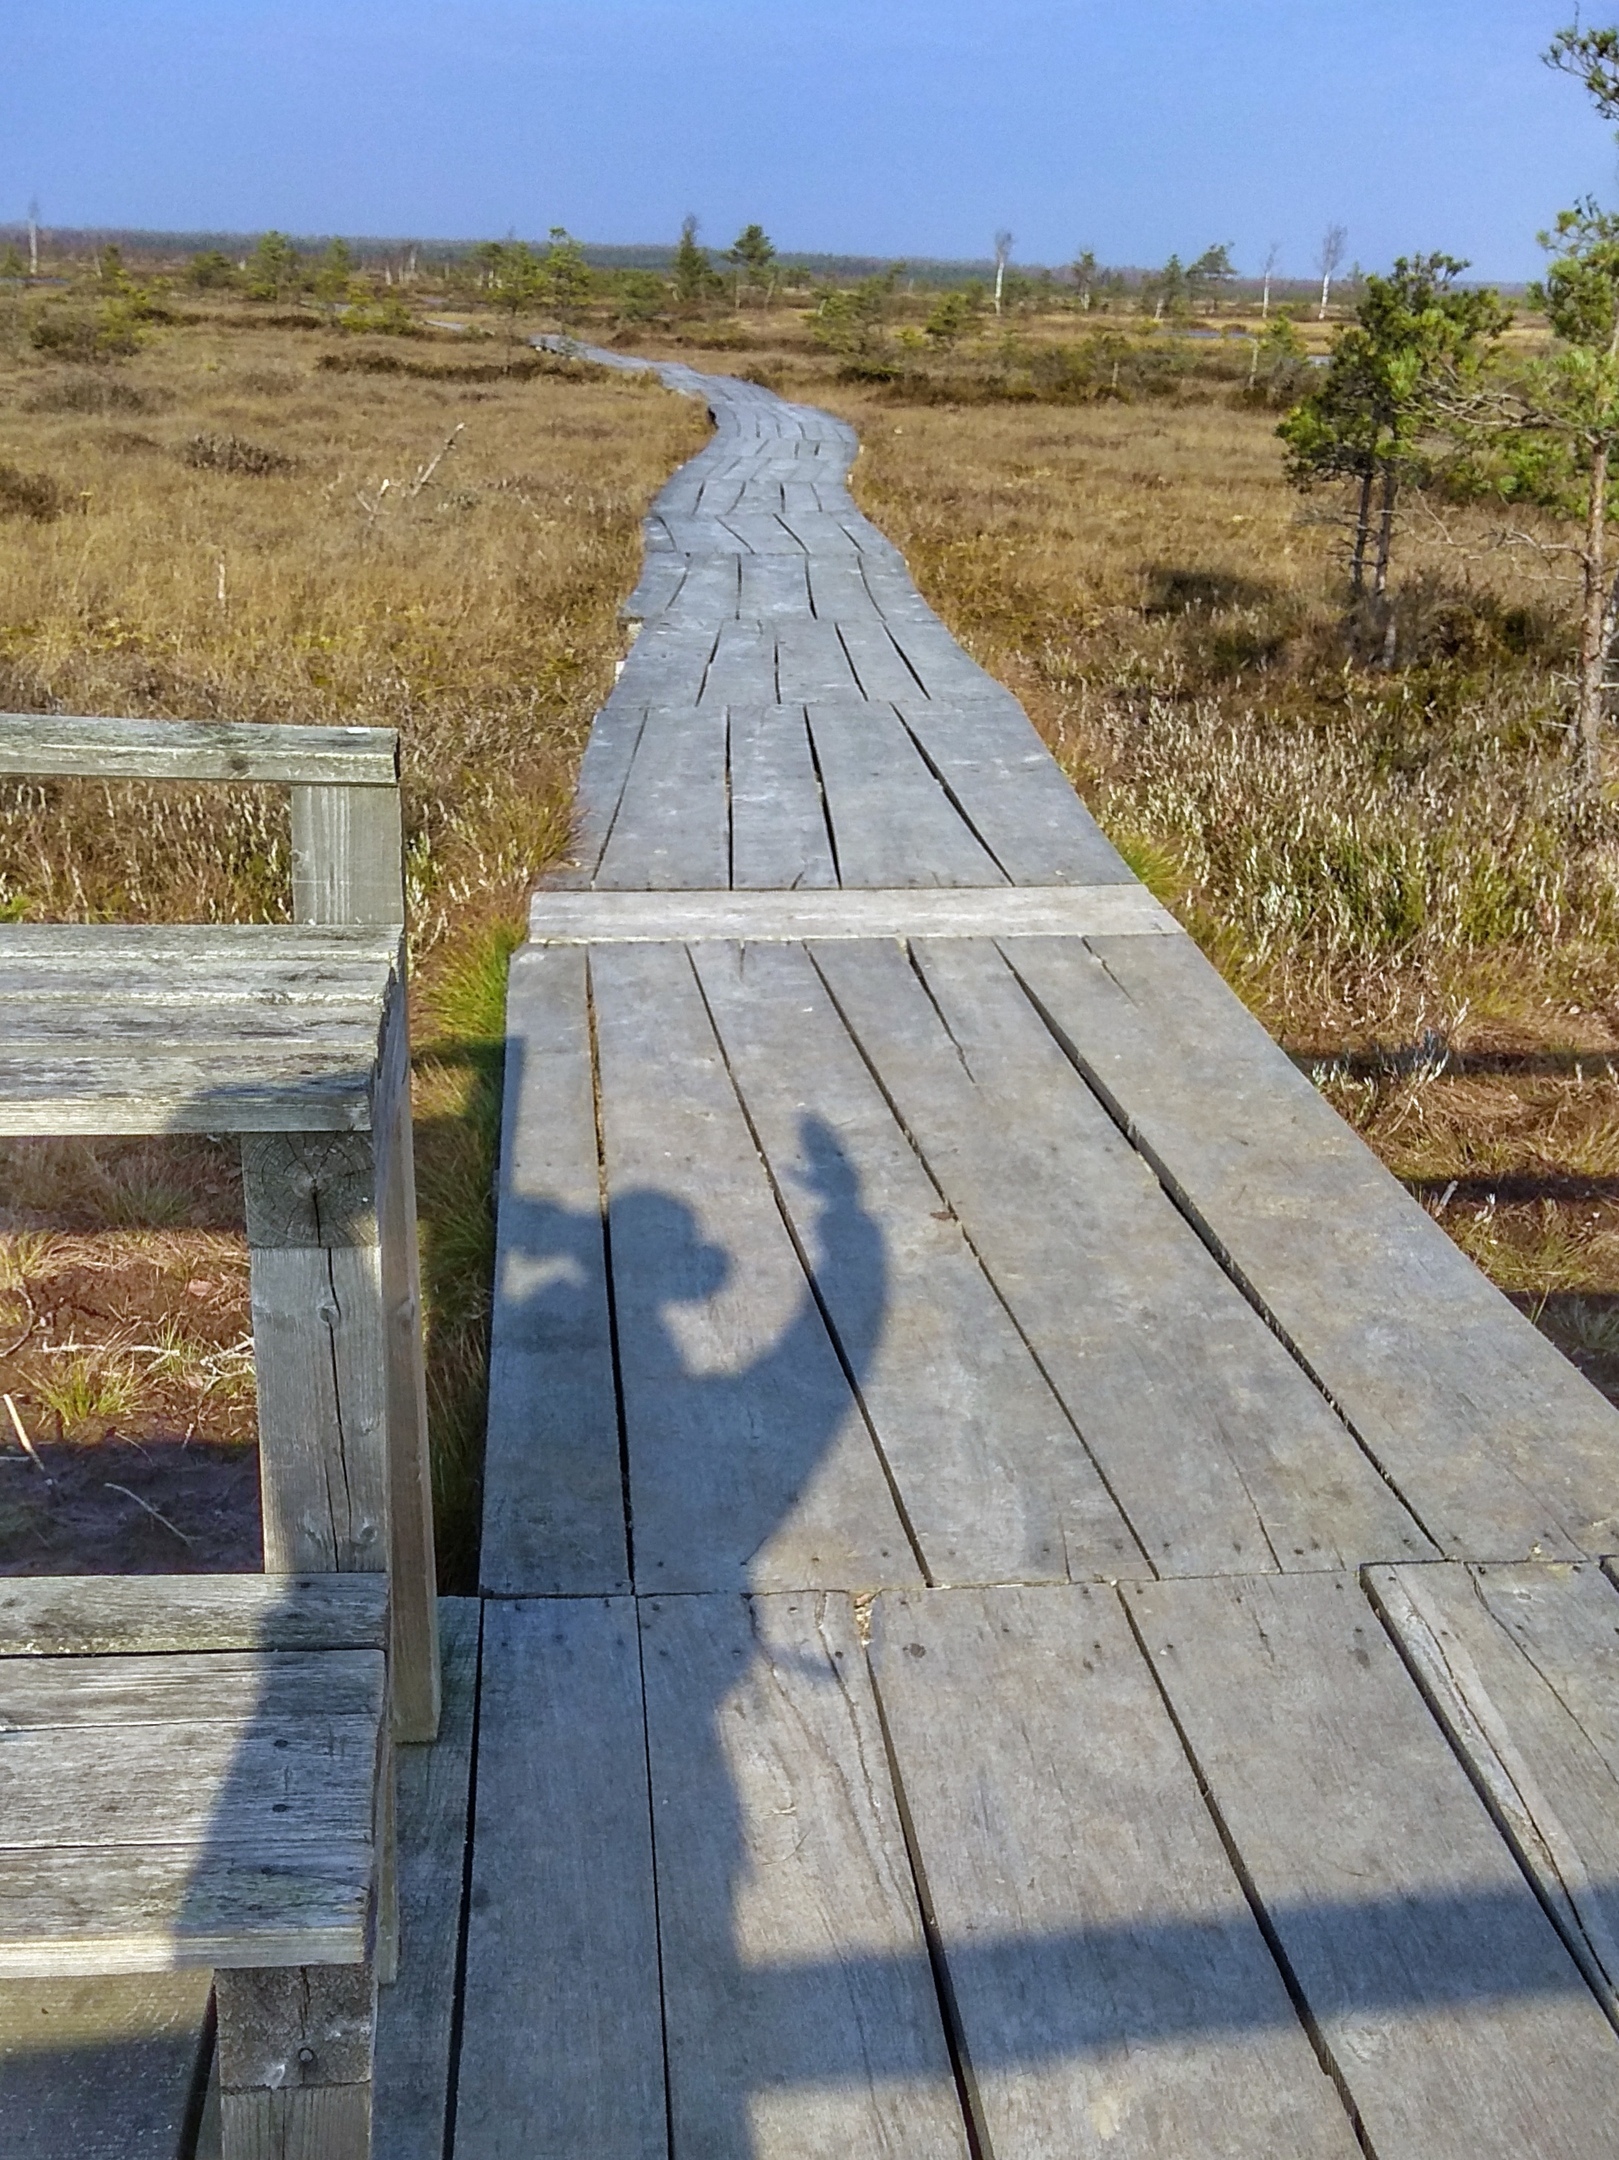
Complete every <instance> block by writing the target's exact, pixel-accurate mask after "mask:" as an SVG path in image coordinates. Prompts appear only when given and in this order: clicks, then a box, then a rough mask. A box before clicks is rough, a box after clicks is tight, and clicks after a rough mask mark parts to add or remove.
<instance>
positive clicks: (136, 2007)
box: [0, 1972, 212, 2160]
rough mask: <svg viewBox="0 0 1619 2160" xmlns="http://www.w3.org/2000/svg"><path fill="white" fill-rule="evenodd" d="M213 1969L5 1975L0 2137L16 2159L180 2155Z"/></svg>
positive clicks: (124, 2159)
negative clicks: (81, 1976) (69, 1976)
mask: <svg viewBox="0 0 1619 2160" xmlns="http://www.w3.org/2000/svg"><path fill="white" fill-rule="evenodd" d="M211 1985H212V1975H211V1974H210V1973H207V1972H188V1973H170V1974H154V1973H142V1974H138V1975H127V1976H123V1977H105V1978H98V1979H92V1980H49V1981H47V1980H6V1981H0V2140H3V2143H4V2149H5V2150H6V2152H7V2153H8V2154H14V2155H16V2160H175V2156H176V2154H177V2153H179V2151H180V2149H181V2139H182V2135H183V2133H184V2132H185V2130H186V2128H187V2125H188V2120H189V2117H190V2114H191V2110H192V2105H193V2095H194V2090H195V2087H196V2084H197V2080H198V2076H199V2071H200V2067H201V2060H202V2051H203V2040H204V2034H205V2030H206V2025H207V2011H208V1995H209V1990H210V1987H211Z"/></svg>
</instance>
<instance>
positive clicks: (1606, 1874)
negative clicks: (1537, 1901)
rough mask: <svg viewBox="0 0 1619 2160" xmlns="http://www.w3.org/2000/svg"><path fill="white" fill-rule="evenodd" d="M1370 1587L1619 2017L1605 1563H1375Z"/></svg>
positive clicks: (1618, 1635)
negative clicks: (1601, 1566) (1390, 1565)
mask: <svg viewBox="0 0 1619 2160" xmlns="http://www.w3.org/2000/svg"><path fill="white" fill-rule="evenodd" d="M1368 1580H1369V1584H1370V1588H1371V1592H1372V1596H1373V1598H1374V1600H1375V1602H1376V1604H1377V1606H1378V1609H1379V1611H1380V1612H1381V1613H1382V1615H1383V1618H1384V1621H1385V1623H1386V1625H1387V1626H1388V1627H1389V1628H1390V1630H1391V1632H1392V1633H1393V1635H1394V1637H1395V1639H1396V1641H1397V1642H1398V1643H1399V1645H1400V1648H1401V1650H1402V1652H1403V1653H1404V1656H1405V1659H1406V1662H1407V1664H1408V1665H1409V1666H1410V1668H1411V1670H1412V1672H1413V1673H1414V1674H1415V1676H1416V1678H1417V1681H1418V1683H1419V1685H1420V1686H1421V1687H1422V1690H1423V1692H1424V1694H1425V1695H1426V1696H1427V1698H1428V1700H1429V1702H1430V1704H1431V1705H1432V1706H1433V1708H1434V1711H1435V1713H1436V1714H1437V1716H1438V1717H1439V1719H1440V1721H1441V1723H1442V1724H1443V1725H1444V1727H1445V1730H1446V1731H1447V1732H1448V1733H1449V1735H1450V1739H1451V1744H1452V1746H1453V1747H1455V1748H1456V1750H1457V1752H1458V1753H1459V1754H1460V1755H1461V1757H1462V1760H1463V1762H1464V1763H1465V1764H1466V1765H1467V1767H1468V1769H1469V1771H1470V1772H1471V1774H1472V1777H1473V1782H1474V1783H1475V1784H1476V1785H1477V1787H1478V1789H1479V1791H1480V1793H1481V1794H1482V1796H1483V1798H1484V1801H1485V1804H1486V1806H1487V1807H1488V1808H1489V1809H1490V1811H1491V1813H1492V1814H1493V1815H1494V1817H1495V1819H1496V1822H1497V1823H1498V1824H1499V1826H1500V1827H1501V1830H1502V1832H1503V1834H1504V1835H1505V1836H1506V1838H1507V1840H1508V1841H1509V1843H1510V1844H1511V1846H1512V1848H1513V1850H1514V1852H1516V1854H1517V1855H1518V1861H1519V1864H1520V1866H1521V1867H1522V1868H1523V1869H1524V1872H1525V1873H1526V1874H1527V1875H1528V1876H1529V1878H1530V1880H1531V1881H1532V1882H1533V1883H1534V1884H1535V1886H1536V1888H1537V1889H1538V1890H1539V1892H1540V1895H1541V1899H1542V1901H1543V1903H1544V1904H1545V1906H1546V1909H1547V1911H1548V1912H1549V1913H1550V1914H1551V1916H1552V1918H1553V1920H1554V1921H1555V1923H1556V1925H1557V1927H1558V1930H1559V1932H1560V1933H1561V1935H1562V1937H1563V1939H1564V1941H1565V1942H1566V1943H1567V1944H1568V1946H1569V1949H1570V1951H1571V1952H1572V1953H1573V1956H1574V1958H1575V1961H1576V1962H1577V1963H1578V1965H1579V1967H1580V1969H1581V1971H1582V1972H1583V1973H1584V1974H1585V1977H1586V1979H1587V1981H1588V1982H1589V1983H1590V1985H1591V1987H1592V1988H1593V1990H1594V1991H1595V1992H1596V1994H1597V1996H1598V1999H1599V2000H1600V2001H1601V2002H1602V2003H1603V2004H1604V2006H1605V2007H1606V2009H1607V2013H1608V2016H1609V2019H1610V2020H1612V2021H1615V2022H1619V1597H1616V1596H1615V1595H1614V1591H1613V1587H1612V1585H1611V1584H1610V1583H1609V1582H1608V1580H1607V1578H1606V1577H1605V1576H1604V1575H1603V1573H1602V1571H1601V1570H1600V1569H1599V1568H1596V1567H1591V1566H1586V1567H1569V1566H1567V1565H1562V1564H1558V1563H1551V1564H1547V1565H1529V1566H1520V1567H1471V1568H1469V1567H1460V1566H1455V1565H1450V1566H1437V1567H1402V1568H1373V1569H1371V1570H1369V1571H1368Z"/></svg>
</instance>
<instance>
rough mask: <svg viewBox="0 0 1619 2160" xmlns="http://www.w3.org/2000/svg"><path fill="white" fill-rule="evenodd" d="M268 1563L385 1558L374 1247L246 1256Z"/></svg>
mask: <svg viewBox="0 0 1619 2160" xmlns="http://www.w3.org/2000/svg"><path fill="white" fill-rule="evenodd" d="M250 1262H251V1266H250V1280H251V1290H252V1304H253V1360H254V1369H255V1373H256V1376H257V1383H258V1422H259V1481H260V1487H261V1490H262V1496H263V1516H264V1562H265V1566H266V1567H267V1568H268V1569H269V1570H270V1572H271V1573H272V1574H277V1575H299V1574H306V1573H310V1572H320V1571H332V1572H335V1573H338V1574H349V1573H359V1574H370V1573H375V1572H376V1571H377V1570H378V1569H379V1568H382V1567H385V1566H386V1565H387V1563H388V1549H389V1541H388V1399H387V1384H386V1369H387V1354H388V1344H387V1326H386V1321H385V1317H384V1310H383V1294H382V1261H381V1254H380V1252H379V1251H378V1249H377V1247H375V1246H348V1247H339V1248H335V1249H333V1248H325V1247H320V1246H279V1247H271V1248H268V1249H259V1250H254V1251H252V1252H251V1253H250Z"/></svg>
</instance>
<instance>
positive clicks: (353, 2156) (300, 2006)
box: [214, 1963, 377, 2160]
mask: <svg viewBox="0 0 1619 2160" xmlns="http://www.w3.org/2000/svg"><path fill="white" fill-rule="evenodd" d="M214 1999H215V2002H216V2004H217V2006H218V2010H219V2090H220V2113H221V2129H222V2132H223V2138H222V2146H223V2160H370V2152H371V2087H372V2063H373V2059H374V2055H375V2048H376V2015H377V1976H376V1970H375V1967H374V1966H373V1965H371V1964H369V1963H367V1964H364V1965H301V1966H300V1965H289V1966H270V1967H265V1968H262V1969H257V1970H249V1971H238V1972H220V1973H216V1974H215V1975H214Z"/></svg>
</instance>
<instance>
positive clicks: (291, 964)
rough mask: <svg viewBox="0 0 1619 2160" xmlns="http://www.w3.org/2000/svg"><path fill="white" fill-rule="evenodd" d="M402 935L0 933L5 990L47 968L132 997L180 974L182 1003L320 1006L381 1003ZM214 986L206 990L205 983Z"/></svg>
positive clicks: (254, 926)
mask: <svg viewBox="0 0 1619 2160" xmlns="http://www.w3.org/2000/svg"><path fill="white" fill-rule="evenodd" d="M398 955H399V938H398V933H397V932H390V931H387V930H380V931H379V930H376V929H373V928H369V927H367V926H365V925H342V924H333V925H331V926H330V927H329V928H322V929H320V930H311V929H308V928H306V927H304V926H303V925H302V924H297V923H5V924H0V984H4V985H5V986H7V987H14V986H15V984H16V983H17V982H18V981H19V980H21V979H22V978H20V976H19V975H18V972H17V971H18V970H21V969H24V968H27V969H33V968H37V967H39V966H41V965H42V964H43V963H45V962H47V961H48V962H49V963H50V965H51V966H52V967H54V968H61V969H67V970H80V971H82V972H83V973H85V975H86V976H87V977H94V976H100V975H103V974H105V975H106V976H108V978H109V979H110V980H112V981H113V982H117V981H120V980H128V981H129V982H130V984H131V990H132V992H133V990H134V989H135V988H136V987H147V986H149V987H150V988H151V989H152V990H153V991H154V993H157V992H161V989H162V984H161V981H160V979H159V977H160V971H162V970H165V969H168V968H179V969H182V970H183V971H184V974H185V980H186V984H187V988H186V992H185V994H186V995H188V996H189V995H191V994H193V984H192V978H193V977H198V978H200V979H199V980H197V981H196V982H195V985H194V988H195V991H196V992H198V993H200V992H201V991H203V990H205V989H207V988H209V987H210V986H211V987H212V988H213V990H214V991H215V994H217V995H219V996H222V997H226V998H239V997H243V996H245V995H247V994H248V991H249V989H250V988H252V987H263V988H264V989H266V990H270V989H279V988H280V987H282V986H283V984H284V985H285V986H286V987H287V989H288V990H289V991H290V992H295V993H297V994H300V995H304V996H309V997H317V996H320V995H322V994H327V993H329V994H332V995H335V996H338V997H340V998H353V997H357V996H370V995H380V994H381V990H382V988H383V986H384V985H385V984H386V982H387V979H388V976H389V974H390V973H391V972H392V970H393V969H394V967H395V966H396V965H397V962H398ZM210 976H213V977H215V978H217V979H215V980H214V981H213V982H212V984H211V985H210V982H209V977H210Z"/></svg>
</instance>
